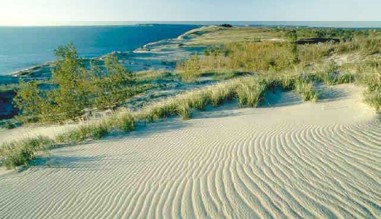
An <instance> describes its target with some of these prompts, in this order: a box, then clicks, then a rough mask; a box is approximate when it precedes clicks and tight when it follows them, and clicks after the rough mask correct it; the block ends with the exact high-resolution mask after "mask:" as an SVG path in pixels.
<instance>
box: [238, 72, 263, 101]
mask: <svg viewBox="0 0 381 219" xmlns="http://www.w3.org/2000/svg"><path fill="white" fill-rule="evenodd" d="M266 88H267V86H266V83H265V81H259V80H258V79H251V80H248V81H246V82H245V83H242V84H240V85H239V86H238V87H237V97H238V102H239V105H240V106H250V107H256V106H257V105H258V104H259V103H260V101H261V100H262V99H263V96H264V94H265V92H266Z"/></svg>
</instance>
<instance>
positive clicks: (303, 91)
mask: <svg viewBox="0 0 381 219" xmlns="http://www.w3.org/2000/svg"><path fill="white" fill-rule="evenodd" d="M295 91H296V92H297V93H299V94H300V95H301V96H302V99H303V100H304V101H313V102H316V101H317V100H318V99H319V94H318V92H317V91H316V90H315V88H314V84H313V82H305V81H303V80H298V81H296V82H295Z"/></svg>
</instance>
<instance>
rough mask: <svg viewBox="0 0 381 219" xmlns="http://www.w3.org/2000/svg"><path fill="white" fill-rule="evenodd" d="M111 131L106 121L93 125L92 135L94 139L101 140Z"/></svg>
mask: <svg viewBox="0 0 381 219" xmlns="http://www.w3.org/2000/svg"><path fill="white" fill-rule="evenodd" d="M108 133H109V127H108V125H107V123H106V122H102V123H100V124H97V125H95V126H93V127H91V137H92V139H94V140H99V139H101V138H103V137H104V136H106V135H107V134H108Z"/></svg>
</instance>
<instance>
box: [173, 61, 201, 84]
mask: <svg viewBox="0 0 381 219" xmlns="http://www.w3.org/2000/svg"><path fill="white" fill-rule="evenodd" d="M177 69H178V70H179V71H180V76H181V78H182V79H183V80H185V81H193V80H194V79H195V78H197V76H198V75H199V74H200V73H201V63H200V57H199V56H198V55H197V54H195V55H192V56H191V57H190V58H189V59H188V60H186V61H185V62H182V63H180V64H179V65H178V66H177Z"/></svg>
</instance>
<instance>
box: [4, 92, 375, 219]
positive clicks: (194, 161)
mask: <svg viewBox="0 0 381 219" xmlns="http://www.w3.org/2000/svg"><path fill="white" fill-rule="evenodd" d="M325 98H326V99H325V100H324V101H323V102H322V103H317V104H310V103H306V104H294V105H292V104H291V105H290V104H289V103H290V102H289V101H290V100H297V98H295V97H294V96H293V95H292V93H286V94H282V95H281V96H279V95H273V96H271V95H269V98H268V100H267V103H266V104H267V105H271V106H277V107H271V108H269V107H264V108H259V109H229V105H227V106H225V108H220V109H218V110H215V111H211V112H204V113H197V114H196V119H194V120H190V121H187V122H182V121H179V120H178V119H171V120H166V121H163V122H159V123H155V124H151V125H148V126H147V127H146V128H142V130H139V131H136V132H134V133H131V134H130V135H128V136H124V137H118V138H115V137H114V138H111V137H110V138H109V139H106V140H103V141H101V142H96V143H91V144H87V145H81V146H74V147H67V148H61V149H57V150H54V151H53V152H52V155H51V157H50V159H47V160H48V161H46V160H45V161H46V162H47V163H45V164H41V165H39V166H36V167H33V168H30V169H29V170H27V171H24V172H22V173H14V172H10V173H6V174H3V175H2V176H0V217H1V218H380V217H381V189H380V188H381V120H380V118H379V117H377V116H376V115H375V114H374V113H373V112H372V111H371V110H370V109H369V108H367V107H366V106H365V105H363V104H358V102H359V100H360V98H361V93H360V92H359V90H358V89H357V88H355V87H353V86H339V87H335V88H332V92H330V95H325ZM285 100H287V101H288V102H285ZM296 102H298V101H294V103H296ZM291 103H292V102H291ZM41 162H43V161H41ZM48 165H49V166H48Z"/></svg>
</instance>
